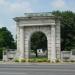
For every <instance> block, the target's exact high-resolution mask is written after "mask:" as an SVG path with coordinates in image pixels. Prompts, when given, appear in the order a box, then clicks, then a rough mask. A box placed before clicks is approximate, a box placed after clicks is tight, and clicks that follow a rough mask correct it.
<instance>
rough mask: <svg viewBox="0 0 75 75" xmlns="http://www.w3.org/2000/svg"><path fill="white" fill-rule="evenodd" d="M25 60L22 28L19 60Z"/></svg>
mask: <svg viewBox="0 0 75 75" xmlns="http://www.w3.org/2000/svg"><path fill="white" fill-rule="evenodd" d="M22 59H24V28H23V27H20V56H19V60H20V61H21V60H22Z"/></svg>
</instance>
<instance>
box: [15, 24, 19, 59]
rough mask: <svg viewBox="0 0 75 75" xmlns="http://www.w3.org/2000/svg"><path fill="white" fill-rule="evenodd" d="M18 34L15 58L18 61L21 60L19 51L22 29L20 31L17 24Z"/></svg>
mask: <svg viewBox="0 0 75 75" xmlns="http://www.w3.org/2000/svg"><path fill="white" fill-rule="evenodd" d="M16 33H17V51H16V56H15V58H16V59H18V58H19V54H20V52H19V50H20V46H19V45H20V41H19V40H20V29H19V26H18V23H16Z"/></svg>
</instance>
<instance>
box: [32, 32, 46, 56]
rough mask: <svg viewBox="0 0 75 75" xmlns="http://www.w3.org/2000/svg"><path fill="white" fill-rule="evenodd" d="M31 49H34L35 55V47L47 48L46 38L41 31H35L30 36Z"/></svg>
mask: <svg viewBox="0 0 75 75" xmlns="http://www.w3.org/2000/svg"><path fill="white" fill-rule="evenodd" d="M31 49H32V50H34V52H35V54H36V57H38V55H37V49H43V50H47V38H46V36H45V34H43V33H42V32H35V33H33V35H32V37H31Z"/></svg>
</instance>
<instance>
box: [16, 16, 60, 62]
mask: <svg viewBox="0 0 75 75" xmlns="http://www.w3.org/2000/svg"><path fill="white" fill-rule="evenodd" d="M15 21H16V22H17V51H18V52H20V53H17V54H18V55H19V56H18V55H17V57H18V58H26V59H28V58H29V49H30V39H31V36H32V34H33V33H35V32H42V33H44V34H45V35H46V37H47V47H48V60H51V62H55V60H56V59H57V58H60V21H59V20H58V19H56V18H55V16H53V15H52V16H51V15H47V16H46V15H44V16H42V15H41V16H30V17H29V16H28V17H27V16H25V17H17V18H15Z"/></svg>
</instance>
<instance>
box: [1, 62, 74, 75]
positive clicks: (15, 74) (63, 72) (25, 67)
mask: <svg viewBox="0 0 75 75" xmlns="http://www.w3.org/2000/svg"><path fill="white" fill-rule="evenodd" d="M0 75H75V64H67V63H66V64H47V63H45V64H39V63H19V64H0Z"/></svg>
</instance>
